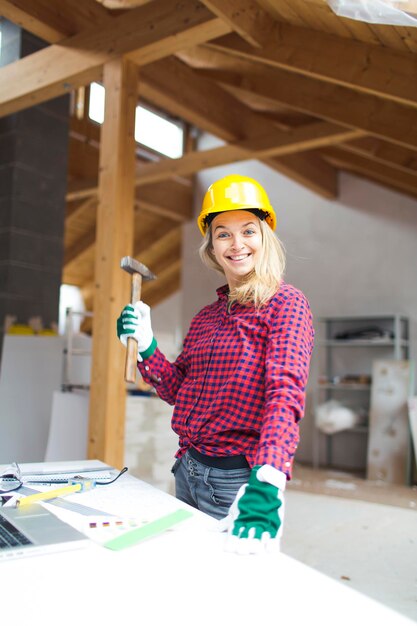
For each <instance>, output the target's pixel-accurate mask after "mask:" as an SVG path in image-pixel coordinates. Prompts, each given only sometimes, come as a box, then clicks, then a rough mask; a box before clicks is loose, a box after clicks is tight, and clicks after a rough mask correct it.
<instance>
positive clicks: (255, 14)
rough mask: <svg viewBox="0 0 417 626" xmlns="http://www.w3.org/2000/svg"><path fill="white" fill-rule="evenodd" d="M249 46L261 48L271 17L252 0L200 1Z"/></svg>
mask: <svg viewBox="0 0 417 626" xmlns="http://www.w3.org/2000/svg"><path fill="white" fill-rule="evenodd" d="M202 2H203V4H205V5H206V7H207V8H208V9H210V11H213V13H215V15H217V16H218V17H220V18H221V19H222V20H224V21H225V22H226V24H228V25H229V26H230V28H231V29H232V30H234V31H236V33H238V35H240V36H241V37H243V39H245V41H247V42H248V43H249V44H250V45H251V46H255V47H256V48H261V47H262V46H263V45H264V43H265V33H266V32H267V31H268V29H269V28H270V27H271V26H272V20H271V17H270V16H269V15H268V14H267V13H266V12H265V11H263V10H262V9H261V7H260V6H259V5H258V4H256V3H254V2H252V0H202Z"/></svg>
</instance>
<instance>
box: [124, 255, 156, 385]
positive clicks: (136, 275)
mask: <svg viewBox="0 0 417 626" xmlns="http://www.w3.org/2000/svg"><path fill="white" fill-rule="evenodd" d="M120 267H121V268H122V269H124V270H125V271H126V272H128V273H129V274H131V275H132V295H131V298H130V301H131V304H132V305H133V306H135V304H136V302H139V300H140V294H141V290H142V279H143V280H154V279H155V278H156V276H155V274H152V272H151V271H150V270H149V269H148V268H147V267H146V265H143V263H140V262H139V261H136V259H132V257H130V256H124V257H123V259H122V260H121V261H120ZM137 354H138V342H137V341H136V339H134V338H133V337H128V339H127V350H126V363H125V381H126V382H127V383H134V382H135V381H136V368H137V360H138V357H137Z"/></svg>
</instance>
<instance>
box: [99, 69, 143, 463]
mask: <svg viewBox="0 0 417 626" xmlns="http://www.w3.org/2000/svg"><path fill="white" fill-rule="evenodd" d="M137 80H138V76H137V67H136V66H135V65H134V64H133V63H131V62H129V61H125V60H119V59H116V60H113V61H111V62H110V63H108V64H106V66H105V68H104V86H105V89H106V116H105V120H104V123H103V126H102V133H101V147H100V170H99V171H100V175H99V203H98V210H97V241H96V255H95V281H94V282H95V285H94V287H95V290H94V307H93V310H94V320H93V350H92V368H91V371H92V376H91V389H90V423H89V444H88V457H89V458H96V459H101V460H103V461H105V462H106V463H109V464H110V465H113V466H114V467H122V466H123V462H124V421H125V395H126V389H125V383H124V380H123V372H124V359H125V350H123V348H122V346H121V345H120V344H119V342H118V341H117V340H116V339H115V336H114V334H115V324H116V319H117V317H118V315H119V314H120V311H121V309H122V307H123V305H124V304H125V303H126V302H128V301H129V293H130V290H129V276H128V274H127V273H126V272H123V271H122V270H121V269H120V259H121V258H122V257H123V256H126V255H132V253H133V233H134V208H133V204H134V186H133V180H134V172H135V140H134V125H135V109H136V100H137Z"/></svg>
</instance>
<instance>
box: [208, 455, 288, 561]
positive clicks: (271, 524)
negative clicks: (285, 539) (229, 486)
mask: <svg viewBox="0 0 417 626" xmlns="http://www.w3.org/2000/svg"><path fill="white" fill-rule="evenodd" d="M286 480H287V477H286V475H285V474H284V473H283V472H280V471H279V470H277V469H275V468H274V467H272V465H255V467H253V468H252V471H251V473H250V476H249V482H247V483H246V484H244V485H242V487H241V488H240V489H239V491H238V493H237V496H236V498H235V501H234V502H233V504H232V506H231V507H230V510H229V514H228V515H227V516H226V517H225V518H223V520H220V528H221V530H227V532H228V536H227V539H226V550H227V551H228V552H237V553H238V554H256V553H258V552H263V551H264V550H268V551H269V550H271V549H274V550H279V547H280V546H279V544H280V539H281V535H282V529H283V521H284V490H285V485H286Z"/></svg>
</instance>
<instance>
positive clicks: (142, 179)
mask: <svg viewBox="0 0 417 626" xmlns="http://www.w3.org/2000/svg"><path fill="white" fill-rule="evenodd" d="M363 134H364V133H363V132H362V131H357V130H352V129H347V128H343V127H340V126H335V125H334V124H329V123H328V122H317V123H313V124H309V125H306V126H301V127H298V128H295V129H292V130H291V131H282V130H279V129H277V128H274V127H272V126H271V128H270V130H269V131H268V132H267V133H264V134H262V135H260V136H257V137H251V138H249V139H246V140H243V141H240V142H235V143H233V144H231V145H227V146H222V147H220V148H213V149H211V150H201V151H194V152H191V153H188V154H186V155H184V156H183V157H181V158H179V159H162V160H161V161H158V162H156V163H150V164H143V165H139V166H138V169H137V172H138V173H137V176H136V180H135V185H136V186H138V185H139V192H138V195H137V206H138V207H142V208H144V209H145V210H150V211H154V212H157V213H159V214H161V215H166V216H167V217H170V218H171V219H176V220H178V221H184V220H186V219H190V218H191V213H190V210H189V209H188V208H187V209H186V210H185V212H184V210H182V211H180V208H178V209H176V210H174V211H173V210H172V209H165V208H164V207H163V206H162V207H161V206H160V205H158V204H156V203H154V202H153V201H152V199H151V198H150V199H148V200H147V199H146V198H143V197H141V194H140V188H141V185H144V184H150V183H157V182H161V181H163V180H166V179H169V178H175V177H178V176H187V175H190V174H194V173H196V172H199V171H200V170H203V169H208V168H210V167H218V166H220V165H226V164H229V163H236V162H239V161H245V160H248V159H258V160H262V159H269V158H270V157H273V156H275V157H278V156H281V157H283V156H286V155H289V154H294V153H298V152H303V151H308V150H313V149H317V148H319V147H323V146H327V145H333V144H337V143H340V142H343V141H349V140H352V139H356V138H359V137H362V136H363ZM271 163H272V164H273V167H274V169H278V168H279V164H280V161H279V160H275V161H270V162H269V164H270V165H271ZM314 163H315V165H314V167H313V169H314V170H315V171H316V170H317V165H316V159H314ZM296 165H297V161H296V160H293V161H292V160H290V159H288V160H287V161H283V167H284V169H285V168H286V171H288V173H290V172H291V169H292V168H295V171H296ZM303 165H304V166H306V165H308V158H307V159H306V161H304V162H303ZM323 167H325V169H326V170H327V171H326V177H325V178H327V177H328V175H329V167H328V166H323ZM308 169H309V168H307V169H304V173H303V176H302V177H299V176H298V175H297V178H296V179H297V182H301V180H303V181H304V180H305V178H306V173H307V171H308ZM316 174H317V172H316ZM325 178H323V179H322V178H321V177H318V178H317V175H315V177H314V180H315V181H317V186H316V187H315V190H316V189H317V190H318V189H319V188H320V184H319V181H320V180H323V181H324V180H325ZM77 185H79V183H77ZM86 185H88V181H86ZM334 188H335V187H334V183H332V185H331V186H330V189H331V191H330V194H329V195H330V196H331V197H333V192H334ZM89 193H91V194H95V193H96V187H95V186H94V185H93V186H86V187H85V188H84V189H82V190H81V189H78V190H75V191H74V190H73V189H72V190H70V191H69V192H68V194H67V198H71V199H74V198H79V197H80V196H81V195H82V196H83V197H85V196H87V195H88V194H89ZM151 196H152V194H151ZM328 197H329V196H328ZM182 208H183V209H184V207H182Z"/></svg>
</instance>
